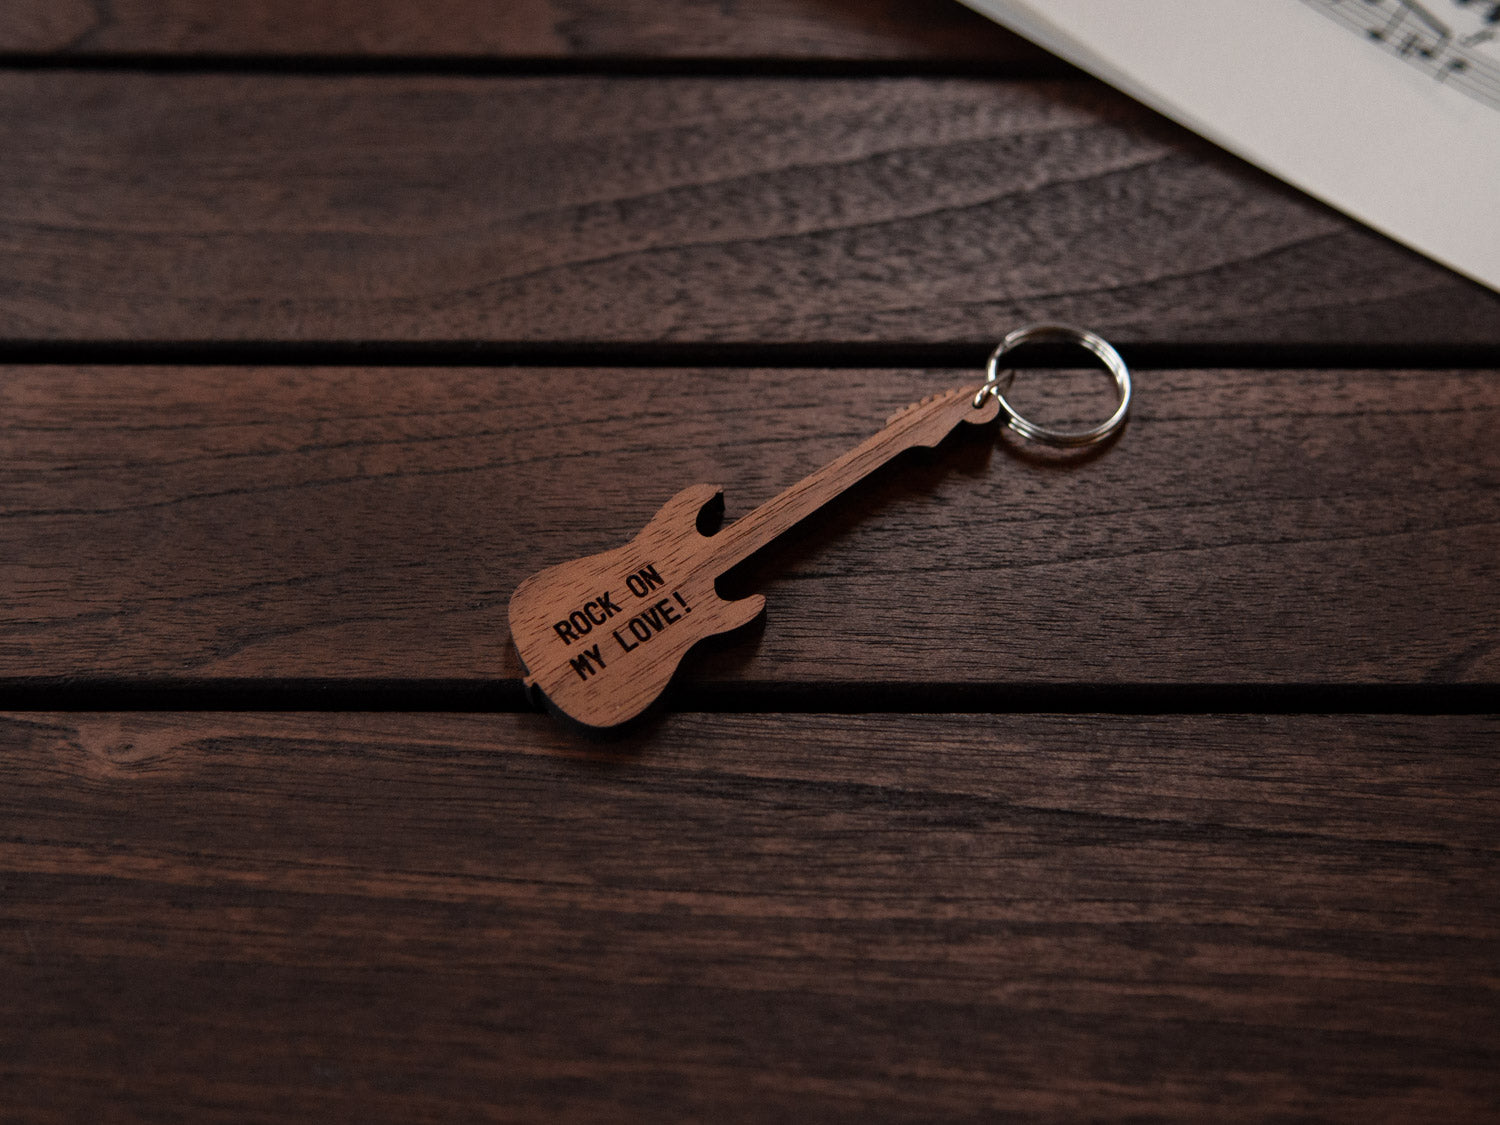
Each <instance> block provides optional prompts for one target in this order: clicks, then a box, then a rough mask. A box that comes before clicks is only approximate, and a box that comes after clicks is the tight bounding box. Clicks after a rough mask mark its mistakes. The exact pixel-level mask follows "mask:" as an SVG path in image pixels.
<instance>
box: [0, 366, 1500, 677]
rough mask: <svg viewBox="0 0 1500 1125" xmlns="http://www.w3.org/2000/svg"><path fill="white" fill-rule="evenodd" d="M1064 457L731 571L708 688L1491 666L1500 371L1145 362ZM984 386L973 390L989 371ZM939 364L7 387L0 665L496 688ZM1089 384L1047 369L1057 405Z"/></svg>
mask: <svg viewBox="0 0 1500 1125" xmlns="http://www.w3.org/2000/svg"><path fill="white" fill-rule="evenodd" d="M1136 375H1137V382H1136V385H1137V398H1136V405H1135V412H1134V415H1133V418H1132V420H1131V422H1130V423H1129V424H1128V426H1127V427H1126V429H1125V431H1124V433H1123V435H1122V436H1121V438H1120V439H1119V440H1118V441H1117V442H1116V443H1115V444H1114V445H1112V446H1110V447H1108V448H1106V449H1104V450H1102V451H1100V452H1099V453H1098V454H1097V455H1096V456H1093V457H1091V458H1088V459H1085V460H1082V461H1078V460H1072V461H1069V460H1063V461H1058V460H1056V459H1052V458H1048V457H1038V456H1034V455H1029V454H1027V453H1026V452H1025V451H1024V450H1023V449H1021V448H1020V447H1018V446H1017V445H1016V444H1015V443H1014V442H1011V441H1010V440H1009V439H1008V438H1004V437H1002V438H1000V439H999V443H998V445H997V442H996V440H995V439H994V438H993V437H991V436H990V435H989V434H979V435H976V436H975V437H974V439H973V440H967V441H961V442H958V443H956V444H954V445H951V446H945V447H944V448H943V449H941V450H939V451H937V452H936V453H934V454H928V455H922V454H915V455H912V456H911V457H910V458H908V459H904V460H902V461H898V462H897V463H896V464H894V465H892V466H890V467H889V468H888V469H887V470H885V471H883V472H882V474H880V475H878V476H876V477H874V478H872V479H870V480H869V481H867V482H865V484H864V485H862V486H861V487H860V488H859V489H858V490H857V491H856V492H855V493H852V494H850V495H849V496H848V497H847V498H845V499H844V500H842V501H839V502H837V503H835V505H834V506H832V507H831V508H829V509H826V510H825V512H824V513H823V514H822V515H821V516H820V517H818V518H817V519H815V520H813V521H811V522H810V523H808V524H804V525H803V526H802V527H800V528H798V529H797V530H796V531H794V532H793V533H792V534H791V535H789V536H787V537H786V538H784V539H782V540H781V541H779V542H778V544H776V545H774V546H772V547H771V548H769V549H768V550H767V551H766V552H764V553H762V554H761V555H760V556H758V557H757V558H755V559H753V560H751V562H750V563H748V564H746V565H745V566H744V567H742V568H740V569H739V570H737V571H736V572H734V573H733V574H732V575H731V576H730V578H729V580H728V581H727V582H726V583H725V585H724V587H723V591H724V593H725V594H726V595H730V596H742V595H745V594H749V593H757V592H758V593H763V594H765V595H766V596H767V598H768V600H769V609H768V612H767V616H766V623H765V626H764V629H763V630H762V631H760V632H758V633H757V632H752V633H750V634H748V635H745V636H737V637H735V638H734V639H733V641H732V643H730V644H728V645H726V646H724V647H723V648H722V649H721V650H720V651H717V652H714V653H712V654H707V655H705V657H704V659H703V660H701V661H695V660H690V662H689V667H688V669H687V675H688V683H689V684H692V683H698V684H705V683H719V684H752V685H753V684H765V685H777V684H789V683H801V684H850V683H875V684H902V683H905V684H910V683H931V684H981V685H984V684H989V685H997V686H1002V687H1003V686H1004V685H1015V684H1026V683H1039V684H1049V683H1050V684H1076V683H1101V684H1203V683H1207V684H1214V683H1241V684H1243V683H1256V684H1261V683H1264V684H1288V683H1290V684H1304V683H1307V684H1351V683H1352V684H1360V683H1420V682H1429V683H1433V684H1464V683H1467V684H1486V683H1490V684H1493V683H1496V682H1497V681H1500V646H1497V644H1496V637H1497V636H1500V621H1497V619H1496V615H1497V613H1500V449H1497V446H1496V443H1495V442H1494V440H1493V434H1494V432H1495V429H1496V424H1497V414H1500V380H1497V378H1496V376H1495V373H1494V372H1489V371H1455V372H1443V371H1419V372H1401V371H1352V372H1344V371H1207V372H1204V371H1139V372H1137V373H1136ZM975 378H976V380H977V376H975ZM962 379H963V375H962V373H956V372H953V371H937V372H925V373H923V372H910V371H908V372H902V371H874V372H867V371H835V372H826V371H821V372H820V371H804V370H771V371H767V370H759V371H740V370H706V371H692V370H683V369H671V370H665V371H658V370H652V369H613V370H611V369H589V370H582V371H580V370H575V369H569V368H560V369H525V368H504V369H494V370H465V369H438V370H433V369H411V368H385V369H380V368H371V369H320V368H303V369H287V368H279V369H278V368H192V367H182V368H145V367H142V368H130V367H123V368H118V367H117V368H110V367H104V368H69V367H20V368H8V369H4V370H3V372H0V587H3V588H4V589H6V590H7V591H8V596H7V597H6V598H5V599H4V601H3V604H0V669H3V675H4V676H5V677H7V678H10V679H14V678H17V677H26V676H34V675H85V676H88V675H96V676H97V675H103V676H114V677H124V678H131V677H142V676H144V677H166V678H170V677H183V676H187V677H197V676H211V677H264V676H273V677H297V676H307V677H333V678H338V677H413V678H423V677H457V678H477V679H481V680H483V679H492V678H494V677H514V676H517V675H518V674H519V671H520V670H519V667H518V665H517V663H516V658H515V654H514V652H513V650H511V648H510V646H509V644H508V642H507V627H506V616H505V611H506V604H507V602H508V600H509V598H510V596H511V592H512V591H513V590H514V589H515V587H516V585H517V584H518V583H519V582H520V581H521V580H522V579H523V578H525V577H526V576H527V575H529V574H532V573H534V572H535V571H537V570H538V569H540V568H541V567H543V566H546V565H550V564H552V563H557V562H563V561H565V560H568V559H571V558H577V557H580V556H582V555H587V554H591V553H595V552H598V551H603V550H607V549H609V548H612V547H617V546H620V545H621V544H622V543H624V542H625V541H626V540H628V539H629V538H630V537H631V536H632V535H633V534H634V533H635V532H636V531H638V530H639V529H640V528H641V527H643V526H644V525H645V524H646V522H647V521H648V520H649V519H650V517H651V516H652V514H653V513H654V512H655V511H656V510H657V508H658V507H660V505H661V504H662V503H663V502H664V501H665V500H667V499H668V498H669V497H670V496H672V495H673V494H674V493H676V492H678V491H679V490H680V489H682V488H684V487H686V486H688V485H691V484H695V483H699V482H709V483H716V484H721V485H723V486H724V487H725V489H726V498H727V506H728V512H727V515H728V518H729V519H731V520H732V519H735V518H737V517H739V516H740V515H741V514H743V513H744V512H745V511H747V510H749V509H750V508H751V507H753V506H754V505H756V504H758V503H760V502H761V501H763V500H766V499H767V498H769V497H771V496H773V495H774V494H775V493H777V492H778V491H780V490H781V489H782V488H785V487H786V486H787V485H788V484H790V483H792V482H794V481H797V480H799V479H801V478H802V477H804V476H806V475H807V474H808V473H809V472H811V471H812V470H813V469H815V468H817V467H818V466H820V465H822V464H825V463H826V462H828V461H829V460H831V459H832V458H833V457H835V456H836V455H838V454H840V453H842V452H843V451H844V450H846V449H847V448H849V447H850V446H852V445H853V444H854V443H855V442H856V441H858V440H860V439H862V438H863V437H865V436H867V435H868V433H869V432H870V431H871V429H872V426H878V424H879V422H880V420H881V419H883V418H885V417H887V416H888V415H889V414H890V413H891V411H893V410H895V409H897V408H899V407H901V406H903V405H905V404H906V403H908V402H910V401H911V400H912V399H913V398H915V397H918V396H920V395H923V394H927V393H930V392H932V391H936V390H942V389H946V388H948V387H952V386H954V385H956V384H958V383H960V382H961V381H962ZM1107 387H1108V380H1107V379H1105V378H1103V377H1101V376H1098V375H1096V374H1080V375H1077V376H1076V377H1072V376H1067V375H1066V374H1065V373H1060V372H1050V373H1049V372H1035V373H1030V374H1029V375H1028V376H1027V377H1026V378H1024V379H1023V380H1022V381H1021V383H1020V384H1018V386H1017V388H1016V392H1015V394H1016V396H1017V401H1018V402H1019V404H1020V405H1021V407H1022V408H1023V409H1027V410H1030V411H1032V412H1033V413H1034V414H1035V416H1036V417H1038V418H1041V419H1044V420H1051V421H1052V422H1054V423H1058V424H1069V423H1071V422H1075V421H1078V420H1081V418H1082V417H1084V416H1086V415H1087V414H1088V413H1089V412H1090V411H1099V408H1100V406H1101V405H1102V406H1103V409H1102V411H1099V413H1098V416H1101V417H1102V416H1103V414H1104V413H1107V412H1108V407H1109V404H1110V401H1111V400H1110V398H1109V394H1108V391H1107Z"/></svg>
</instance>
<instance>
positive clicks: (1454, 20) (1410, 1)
mask: <svg viewBox="0 0 1500 1125" xmlns="http://www.w3.org/2000/svg"><path fill="white" fill-rule="evenodd" d="M1303 3H1305V4H1307V5H1308V6H1309V7H1312V8H1315V9H1317V10H1318V11H1319V12H1322V13H1323V14H1324V15H1326V16H1328V17H1329V18H1331V19H1333V20H1335V21H1337V22H1338V23H1340V24H1343V25H1344V26H1345V27H1348V28H1350V29H1352V30H1354V31H1356V32H1358V33H1359V34H1360V35H1361V36H1363V37H1364V38H1365V39H1367V40H1369V41H1370V42H1371V43H1374V44H1376V45H1377V46H1379V47H1381V48H1383V49H1384V50H1385V51H1387V52H1388V53H1390V54H1392V55H1394V56H1395V57H1397V58H1399V59H1401V60H1403V61H1404V62H1406V63H1409V64H1410V65H1412V66H1415V67H1417V68H1419V69H1420V70H1422V71H1424V72H1426V73H1427V74H1429V75H1431V76H1432V77H1433V78H1435V79H1436V80H1437V81H1439V82H1442V83H1444V84H1445V85H1447V86H1451V87H1452V88H1453V89H1455V90H1458V91H1460V92H1462V93H1464V94H1467V95H1468V96H1469V97H1471V98H1473V99H1475V100H1476V101H1478V102H1481V103H1483V104H1484V105H1487V106H1490V107H1491V108H1493V109H1500V38H1497V30H1500V0H1449V2H1448V3H1447V4H1446V5H1441V6H1440V5H1439V4H1437V3H1435V2H1434V0H1427V2H1426V3H1420V2H1419V0H1303Z"/></svg>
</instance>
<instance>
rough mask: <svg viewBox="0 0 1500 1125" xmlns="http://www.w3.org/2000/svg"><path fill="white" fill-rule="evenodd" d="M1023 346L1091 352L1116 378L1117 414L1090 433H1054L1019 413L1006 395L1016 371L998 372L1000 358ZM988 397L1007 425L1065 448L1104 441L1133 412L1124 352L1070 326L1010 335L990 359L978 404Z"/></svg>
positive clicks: (1037, 327) (1039, 327)
mask: <svg viewBox="0 0 1500 1125" xmlns="http://www.w3.org/2000/svg"><path fill="white" fill-rule="evenodd" d="M1022 344H1077V345H1078V346H1079V347H1080V348H1083V349H1084V350H1085V351H1088V352H1091V353H1092V354H1093V355H1094V356H1096V357H1097V358H1098V359H1099V360H1100V361H1101V362H1102V363H1103V364H1104V366H1105V367H1106V368H1107V369H1108V370H1109V373H1110V375H1112V376H1113V377H1114V380H1115V390H1116V392H1117V393H1118V394H1119V403H1118V405H1116V407H1115V412H1114V413H1113V414H1111V415H1110V416H1109V417H1108V418H1107V419H1105V420H1104V421H1103V422H1101V423H1099V425H1097V426H1095V427H1093V429H1089V430H1054V429H1051V428H1050V427H1047V426H1038V425H1037V424H1036V423H1035V422H1030V421H1027V420H1026V419H1025V418H1023V417H1022V416H1021V415H1020V414H1019V413H1017V411H1016V409H1015V407H1013V406H1011V404H1010V403H1008V402H1006V401H1005V394H1004V392H1005V391H1007V390H1009V389H1010V385H1011V383H1013V382H1014V381H1015V378H1016V373H1015V369H1014V368H1010V369H1007V370H1005V371H998V370H997V368H998V367H999V363H1000V357H1001V356H1003V355H1005V354H1006V353H1007V352H1011V351H1014V350H1015V349H1016V348H1019V347H1020V346H1021V345H1022ZM1002 383H1003V384H1004V385H1003V387H1002ZM985 395H994V396H995V401H996V402H998V403H999V404H1000V412H1001V413H1002V414H1003V415H1004V416H1005V424H1006V425H1007V426H1009V427H1010V428H1011V429H1013V430H1015V431H1016V433H1018V434H1020V435H1021V436H1022V437H1024V438H1029V439H1030V440H1032V441H1039V442H1042V443H1043V444H1046V445H1055V446H1061V447H1063V448H1076V447H1078V446H1081V445H1093V444H1094V443H1095V442H1099V441H1103V440H1104V439H1105V438H1107V437H1109V435H1110V434H1112V433H1114V432H1115V431H1116V430H1118V429H1119V428H1120V427H1121V426H1122V425H1124V423H1125V416H1126V415H1127V414H1129V413H1130V368H1128V367H1126V366H1125V361H1124V360H1123V359H1121V358H1120V353H1119V352H1117V351H1115V349H1114V348H1112V347H1111V346H1110V345H1109V342H1108V341H1107V340H1105V339H1104V338H1103V337H1102V336H1096V335H1094V333H1092V332H1087V331H1085V330H1084V329H1082V328H1074V327H1072V326H1071V325H1067V324H1027V325H1025V326H1023V327H1021V328H1017V329H1016V330H1015V331H1014V332H1010V333H1007V334H1006V337H1005V339H1003V340H1001V341H1000V346H999V347H998V348H996V349H995V351H994V354H993V355H991V356H990V362H989V365H988V366H987V367H986V368H985V383H984V386H982V387H980V388H979V391H978V393H977V394H975V396H974V405H975V406H980V405H982V404H983V403H984V396H985Z"/></svg>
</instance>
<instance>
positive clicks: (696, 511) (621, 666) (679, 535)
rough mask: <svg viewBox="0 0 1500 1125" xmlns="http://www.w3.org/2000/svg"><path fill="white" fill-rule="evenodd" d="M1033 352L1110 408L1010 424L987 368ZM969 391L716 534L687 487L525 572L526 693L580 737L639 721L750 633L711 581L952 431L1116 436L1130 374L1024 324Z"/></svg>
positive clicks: (515, 603)
mask: <svg viewBox="0 0 1500 1125" xmlns="http://www.w3.org/2000/svg"><path fill="white" fill-rule="evenodd" d="M1031 343H1069V344H1075V345H1078V346H1080V347H1082V348H1084V349H1086V350H1087V351H1089V352H1091V353H1093V354H1094V355H1095V356H1096V357H1098V358H1099V359H1100V360H1101V361H1103V363H1104V365H1105V367H1106V368H1107V369H1108V370H1109V373H1110V374H1111V375H1112V376H1113V377H1114V381H1115V387H1116V392H1117V396H1118V405H1117V406H1116V408H1115V412H1114V413H1113V414H1112V415H1111V416H1110V417H1109V419H1108V420H1107V421H1105V422H1104V423H1102V424H1101V425H1099V426H1095V427H1094V428H1093V429H1090V430H1082V431H1057V430H1051V429H1048V428H1046V427H1042V426H1037V425H1035V424H1034V423H1032V422H1029V421H1027V420H1026V419H1025V418H1022V417H1021V416H1020V415H1019V414H1017V413H1016V411H1015V410H1014V409H1013V408H1012V407H1011V406H1010V404H1009V403H1008V402H1006V400H1005V396H1004V391H1005V390H1006V389H1008V387H1009V381H1010V379H1011V378H1013V377H1014V372H1011V371H1006V372H1000V371H999V370H998V364H999V360H1000V359H1001V357H1002V356H1004V355H1006V354H1007V353H1008V352H1010V351H1012V350H1014V349H1015V348H1018V347H1020V346H1021V345H1022V344H1031ZM987 376H988V377H987V379H986V381H985V382H984V384H983V385H981V386H969V387H961V388H958V389H955V390H951V391H945V392H943V393H941V394H936V395H932V396H930V397H928V398H924V399H922V400H921V401H920V402H916V403H913V404H912V405H911V406H908V407H906V408H905V409H903V410H900V411H898V412H897V413H896V414H894V415H892V416H891V418H890V419H889V420H888V421H887V422H886V425H885V428H884V429H882V430H880V431H879V432H878V433H876V434H874V435H873V436H871V437H869V438H867V439H865V440H864V441H863V442H861V443H860V444H859V445H857V446H855V447H854V448H853V449H851V450H849V451H848V452H847V453H845V454H843V455H842V456H841V457H839V458H837V459H836V460H834V461H832V462H831V463H830V464H828V465H826V466H824V467H823V468H821V469H819V470H818V471H817V472H815V473H813V474H812V475H811V476H809V477H807V478H806V479H805V480H802V481H800V482H798V483H797V484H794V485H792V486H791V487H790V488H788V489H787V490H786V491H784V492H782V493H781V494H780V495H778V496H776V497H774V498H773V499H771V500H769V501H767V502H766V503H764V504H762V505H761V506H760V507H758V508H756V509H755V510H754V511H752V512H750V513H749V514H748V515H745V516H742V517H741V518H740V519H738V520H736V521H735V522H734V523H732V524H730V525H728V526H727V527H725V528H723V529H722V530H721V531H719V532H718V533H717V534H715V535H704V534H703V533H702V532H700V531H699V530H698V527H699V517H700V515H701V514H703V512H704V510H705V509H708V508H710V506H718V505H721V504H722V502H723V500H722V497H723V493H722V491H721V490H720V489H719V488H718V487H717V486H715V485H708V484H699V485H693V486H691V487H689V488H685V489H683V490H682V491H681V492H679V493H678V494H677V495H676V496H674V497H672V499H670V500H668V501H667V503H666V504H664V505H663V506H662V508H661V510H660V511H659V512H657V513H656V515H655V516H654V517H653V518H652V520H651V522H650V523H648V524H647V525H646V526H645V528H643V529H642V530H641V532H640V533H639V534H637V535H636V537H635V538H634V539H632V540H631V541H630V542H629V543H626V544H625V545H624V546H623V547H616V548H615V549H614V550H611V551H605V552H603V553H602V554H598V555H590V556H588V557H587V558H582V559H576V560H574V561H573V562H567V563H561V564H559V565H557V566H552V567H548V568H547V569H546V570H542V571H539V572H538V573H536V574H533V575H532V576H531V577H530V578H528V579H526V581H524V582H522V583H521V585H520V586H518V587H517V588H516V592H515V593H514V594H512V595H511V599H510V631H511V636H512V637H513V638H514V640H515V644H516V651H517V652H518V653H519V654H520V657H521V661H522V663H523V664H524V665H525V667H526V671H527V677H526V684H527V686H528V687H535V688H536V689H539V690H540V691H541V692H542V694H544V695H545V696H546V697H547V700H548V701H549V702H550V703H551V704H552V706H553V707H555V708H556V709H557V710H559V711H561V712H562V713H563V714H565V715H567V716H569V717H570V718H572V719H575V720H576V721H578V722H580V723H582V724H584V725H585V726H590V727H612V726H618V725H619V724H621V723H624V722H627V721H628V720H630V719H633V718H635V717H636V716H638V715H640V714H641V712H643V711H645V710H646V708H647V707H649V706H650V705H651V704H652V703H653V702H654V701H655V700H656V699H657V697H659V696H660V695H661V693H662V692H663V691H665V690H666V687H667V684H668V683H669V682H670V681H671V679H672V675H673V673H674V672H676V670H677V666H678V664H679V663H680V662H681V660H682V658H683V656H684V655H686V653H687V651H688V650H689V649H690V648H692V647H693V646H694V645H695V644H697V643H698V642H699V641H701V640H703V639H705V638H706V637H711V636H714V635H715V634H718V633H726V632H729V631H730V630H732V629H738V628H740V627H741V626H743V625H748V624H749V623H750V622H751V621H754V620H755V619H756V618H757V617H759V616H760V614H761V612H762V611H763V610H764V609H765V606H766V600H765V598H764V597H762V596H761V595H759V594H755V595H752V596H750V597H746V598H739V599H737V600H734V601H726V600H725V599H724V598H722V597H720V596H719V593H718V591H717V589H716V588H715V583H716V582H717V581H718V579H719V577H720V576H721V575H723V574H724V573H725V572H726V571H728V570H729V569H730V568H732V567H733V566H735V565H736V564H737V563H739V562H742V561H743V560H744V559H746V558H748V557H749V556H751V555H753V554H754V553H755V552H756V551H758V550H760V549H761V548H762V547H764V546H766V545H767V544H768V543H770V542H771V541H772V540H773V539H775V538H777V537H778V536H779V535H781V534H782V533H783V532H786V531H788V530H790V529H791V528H792V527H793V526H794V525H796V524H797V523H800V522H801V521H802V520H803V519H805V518H806V517H808V516H810V515H811V514H812V513H813V512H815V511H817V510H818V509H819V508H821V507H822V506H823V505H824V504H826V503H828V502H829V501H830V500H832V499H833V498H834V497H835V496H837V495H839V494H840V493H841V492H843V491H845V490H846V489H848V488H850V487H851V486H853V485H854V484H856V483H857V482H859V481H860V480H863V479H864V478H865V477H867V476H868V475H869V474H870V473H872V472H874V471H875V470H876V469H878V468H880V466H882V465H884V464H885V463H886V462H888V461H890V460H891V459H892V458H893V457H895V456H897V455H898V454H900V453H903V452H905V451H906V450H908V449H914V448H917V447H930V446H935V445H937V444H938V443H939V442H941V441H942V440H943V439H944V438H945V437H947V436H948V435H949V434H950V433H952V432H953V431H954V430H955V429H957V428H958V427H959V426H961V425H984V424H985V423H988V422H992V421H994V420H995V418H996V417H997V416H1000V415H1004V417H1005V420H1006V424H1007V425H1008V426H1010V427H1011V428H1012V429H1013V430H1015V431H1016V432H1017V433H1019V434H1021V435H1022V436H1024V437H1027V438H1030V439H1032V440H1035V441H1041V442H1045V443H1047V444H1050V445H1058V446H1082V445H1090V444H1092V443H1094V442H1097V441H1102V440H1103V439H1104V438H1106V437H1108V436H1109V435H1110V434H1112V433H1114V432H1115V431H1116V430H1118V429H1119V428H1120V426H1121V425H1122V424H1123V423H1124V421H1125V416H1126V414H1127V412H1128V411H1129V408H1130V393H1131V391H1130V372H1129V370H1128V369H1127V368H1126V366H1125V363H1124V361H1123V360H1121V359H1120V356H1119V353H1117V352H1116V351H1115V350H1114V348H1112V347H1110V345H1109V344H1107V343H1106V342H1105V341H1104V340H1103V339H1101V338H1100V337H1098V336H1096V335H1094V334H1093V333H1091V332H1085V331H1083V330H1082V329H1078V328H1070V327H1067V326H1066V325H1050V324H1048V325H1031V326H1028V327H1025V328H1018V329H1016V331H1014V332H1012V333H1010V334H1009V335H1008V336H1006V337H1005V339H1004V340H1003V341H1002V342H1001V344H1000V346H999V347H998V348H996V349H995V353H994V354H993V355H992V356H991V357H990V362H989V369H988V372H987Z"/></svg>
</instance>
